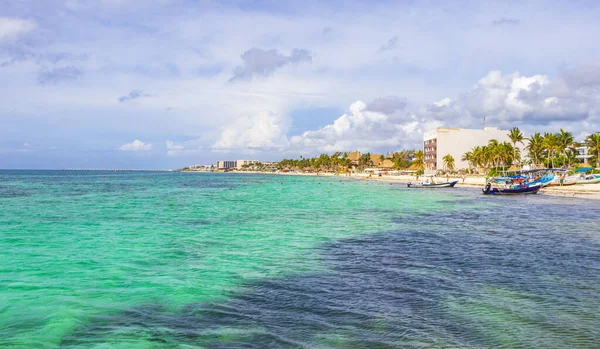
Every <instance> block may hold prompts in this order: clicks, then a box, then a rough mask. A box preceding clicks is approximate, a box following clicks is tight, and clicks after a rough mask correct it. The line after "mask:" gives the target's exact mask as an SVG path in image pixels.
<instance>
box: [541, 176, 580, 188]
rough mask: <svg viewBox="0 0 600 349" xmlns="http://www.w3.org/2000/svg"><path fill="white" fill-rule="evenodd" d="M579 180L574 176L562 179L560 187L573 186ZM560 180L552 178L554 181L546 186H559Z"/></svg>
mask: <svg viewBox="0 0 600 349" xmlns="http://www.w3.org/2000/svg"><path fill="white" fill-rule="evenodd" d="M578 180H579V176H577V175H575V176H567V177H565V178H564V179H563V184H562V186H563V187H564V186H567V185H575V184H577V181H578ZM560 185H561V184H560V178H554V180H552V182H550V184H548V186H552V187H554V186H560Z"/></svg>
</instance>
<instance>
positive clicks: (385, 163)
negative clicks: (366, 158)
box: [377, 159, 394, 168]
mask: <svg viewBox="0 0 600 349" xmlns="http://www.w3.org/2000/svg"><path fill="white" fill-rule="evenodd" d="M377 167H380V168H392V167H394V162H393V161H392V160H390V159H385V160H383V161H382V162H381V163H380V164H379V165H378V166H377Z"/></svg>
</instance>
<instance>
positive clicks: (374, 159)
mask: <svg viewBox="0 0 600 349" xmlns="http://www.w3.org/2000/svg"><path fill="white" fill-rule="evenodd" d="M371 162H372V163H373V165H375V166H379V164H380V163H381V154H371Z"/></svg>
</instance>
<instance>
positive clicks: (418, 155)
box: [413, 150, 425, 171]
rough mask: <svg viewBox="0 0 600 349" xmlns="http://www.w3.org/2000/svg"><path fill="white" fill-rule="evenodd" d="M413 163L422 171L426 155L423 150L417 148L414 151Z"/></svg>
mask: <svg viewBox="0 0 600 349" xmlns="http://www.w3.org/2000/svg"><path fill="white" fill-rule="evenodd" d="M413 164H416V165H417V169H418V170H419V171H422V170H423V169H424V168H425V155H424V154H423V151H422V150H417V151H416V152H415V153H414V159H413Z"/></svg>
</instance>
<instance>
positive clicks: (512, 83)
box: [418, 71, 600, 127]
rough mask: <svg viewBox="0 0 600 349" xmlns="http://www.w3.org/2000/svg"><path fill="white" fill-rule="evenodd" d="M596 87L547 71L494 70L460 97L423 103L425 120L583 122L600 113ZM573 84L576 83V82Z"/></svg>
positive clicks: (421, 112) (459, 122)
mask: <svg viewBox="0 0 600 349" xmlns="http://www.w3.org/2000/svg"><path fill="white" fill-rule="evenodd" d="M587 83H589V84H592V85H593V86H594V87H585V86H579V85H578V87H577V88H572V87H569V84H568V83H567V81H565V80H563V79H557V80H556V81H552V80H551V79H550V78H549V77H548V76H546V75H533V76H522V75H520V74H519V73H518V72H515V73H513V74H507V75H504V74H502V73H501V72H500V71H491V72H489V73H488V74H487V75H486V76H485V77H483V78H482V79H480V80H479V82H478V83H477V84H476V85H475V86H474V87H473V89H472V90H470V91H468V92H466V93H464V94H462V95H460V96H459V97H458V98H456V99H450V98H446V99H443V100H442V101H439V102H436V103H433V104H431V105H428V106H424V107H422V108H421V109H420V110H419V112H418V115H419V116H420V118H421V119H422V120H438V121H443V122H447V123H450V124H453V125H455V126H474V125H478V124H480V123H481V121H482V120H483V118H484V117H487V119H488V120H489V122H491V123H493V124H496V125H499V126H505V127H512V126H519V125H550V124H552V123H557V122H565V121H568V122H580V121H584V120H587V119H588V118H589V117H590V116H591V115H597V114H598V101H599V97H600V94H599V93H598V91H597V89H596V88H595V86H596V85H594V84H593V81H591V80H589V81H588V82H587ZM572 84H573V83H572Z"/></svg>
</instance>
